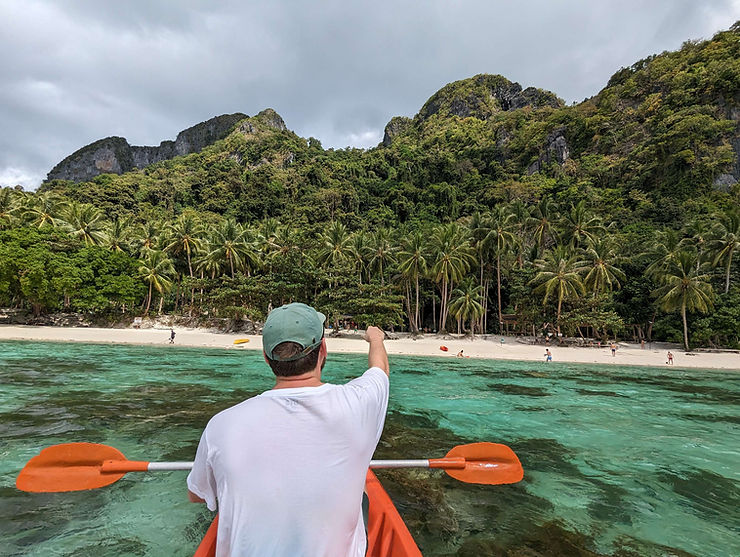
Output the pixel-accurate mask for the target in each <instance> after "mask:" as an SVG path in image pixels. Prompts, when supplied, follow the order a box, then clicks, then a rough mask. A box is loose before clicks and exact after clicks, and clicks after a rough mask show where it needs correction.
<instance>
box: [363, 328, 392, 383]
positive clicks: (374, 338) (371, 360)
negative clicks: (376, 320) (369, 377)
mask: <svg viewBox="0 0 740 557" xmlns="http://www.w3.org/2000/svg"><path fill="white" fill-rule="evenodd" d="M384 339H385V333H383V331H381V330H380V329H379V328H378V327H368V328H367V331H365V340H366V341H367V342H368V344H369V345H370V349H369V350H368V354H367V365H368V367H379V368H380V369H382V370H383V371H385V374H386V375H388V377H390V365H389V364H388V353H387V352H386V351H385V345H384V344H383V340H384Z"/></svg>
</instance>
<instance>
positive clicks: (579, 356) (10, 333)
mask: <svg viewBox="0 0 740 557" xmlns="http://www.w3.org/2000/svg"><path fill="white" fill-rule="evenodd" d="M175 333H176V337H175V346H193V347H209V348H227V349H234V350H261V349H262V338H261V337H260V336H257V335H243V334H241V335H240V334H221V333H213V332H210V331H207V330H205V329H181V328H177V327H176V328H175ZM343 335H344V336H343V337H340V338H335V337H330V336H328V337H327V341H326V342H327V346H328V349H329V351H330V352H344V353H366V352H367V345H366V343H365V341H364V340H362V338H361V335H359V334H358V335H355V334H352V333H346V334H344V333H343ZM399 336H400V338H398V339H396V340H387V341H386V343H385V345H386V348H387V350H388V353H389V354H391V355H392V354H403V355H409V356H435V357H445V358H455V357H456V354H457V353H458V352H459V351H460V350H463V351H464V353H465V355H466V356H470V357H471V358H487V359H494V360H496V359H499V360H520V361H539V362H542V361H544V359H545V358H544V353H545V346H543V345H537V346H532V345H527V344H523V343H520V342H517V338H516V337H506V338H505V341H504V344H501V342H500V341H501V337H499V336H495V337H494V336H492V335H491V336H489V337H488V338H485V339H484V338H482V337H476V338H475V339H474V340H471V339H469V338H458V337H457V335H450V336H448V337H445V339H442V338H441V337H438V336H436V335H425V336H424V337H423V338H417V339H416V340H414V339H412V338H410V337H408V336H407V335H399ZM169 338H170V331H169V328H149V329H133V328H129V329H97V328H85V327H29V326H12V325H2V326H0V340H36V341H68V342H93V343H121V344H154V345H161V346H163V347H168V346H170V344H169ZM240 338H248V339H249V342H248V343H245V344H241V345H234V340H236V339H240ZM440 346H447V347H448V349H449V351H448V352H443V351H441V350H440ZM617 346H618V349H617V352H616V356H614V357H613V356H612V355H611V350H610V349H609V347H608V346H606V347H602V348H577V347H567V348H559V347H557V346H550V347H549V348H550V351H551V352H552V356H553V361H555V362H575V363H595V364H618V365H640V366H664V367H669V366H666V359H667V358H666V354H667V352H668V350H669V349H670V350H671V352H673V360H674V366H673V367H674V368H681V367H698V368H718V369H728V370H740V351H734V352H732V351H728V352H701V351H699V352H693V353H685V352H684V351H683V350H682V349H680V348H679V347H676V346H675V345H673V346H671V345H666V344H660V345H656V344H653V345H652V346H651V347H648V346H646V347H645V349H642V348H641V347H640V345H639V344H629V343H624V342H620V343H618V345H617Z"/></svg>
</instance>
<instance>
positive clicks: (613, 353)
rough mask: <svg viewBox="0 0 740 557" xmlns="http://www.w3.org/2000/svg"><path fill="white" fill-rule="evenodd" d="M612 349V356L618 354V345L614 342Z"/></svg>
mask: <svg viewBox="0 0 740 557" xmlns="http://www.w3.org/2000/svg"><path fill="white" fill-rule="evenodd" d="M610 348H611V349H612V357H614V356H616V355H617V345H616V344H614V343H613V342H612V345H611V346H610Z"/></svg>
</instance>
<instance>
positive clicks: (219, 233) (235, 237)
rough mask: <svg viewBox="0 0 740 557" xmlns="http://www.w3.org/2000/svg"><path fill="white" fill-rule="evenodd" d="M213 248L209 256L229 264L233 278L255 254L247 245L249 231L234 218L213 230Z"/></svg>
mask: <svg viewBox="0 0 740 557" xmlns="http://www.w3.org/2000/svg"><path fill="white" fill-rule="evenodd" d="M211 242H212V250H211V253H210V254H209V257H210V258H212V259H214V260H216V261H221V262H223V263H225V264H227V265H228V267H229V270H230V271H231V278H234V276H235V274H234V273H235V270H236V269H238V268H239V267H241V266H242V265H243V264H244V263H245V261H246V260H247V259H249V258H253V254H252V253H251V252H250V249H249V247H248V245H247V232H246V231H245V230H244V227H243V226H242V225H241V224H239V223H238V222H236V221H235V220H234V219H226V220H225V221H223V222H222V223H221V224H220V225H219V226H217V227H216V228H215V229H214V230H213V236H212V238H211Z"/></svg>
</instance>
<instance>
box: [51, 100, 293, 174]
mask: <svg viewBox="0 0 740 557" xmlns="http://www.w3.org/2000/svg"><path fill="white" fill-rule="evenodd" d="M260 115H264V118H265V119H266V120H267V121H268V122H270V123H271V124H272V125H273V126H274V127H279V126H280V125H281V124H282V126H283V128H284V127H285V124H284V123H283V121H282V118H280V116H279V115H278V114H277V113H276V112H275V111H274V110H271V109H267V110H265V111H263V112H261V113H260ZM247 117H248V116H247V115H246V114H242V113H241V112H237V113H234V114H223V115H221V116H216V117H215V118H211V119H210V120H206V121H205V122H201V123H200V124H196V125H195V126H192V127H190V128H188V129H186V130H183V131H181V132H180V133H179V134H177V138H176V139H175V140H174V141H163V142H161V143H160V144H159V146H158V147H139V146H136V145H129V143H128V141H126V139H125V138H123V137H106V138H105V139H100V140H98V141H95V142H93V143H91V144H89V145H87V146H85V147H83V148H82V149H79V150H77V151H75V152H74V153H72V154H71V155H69V156H68V157H67V158H65V159H64V160H63V161H62V162H60V163H59V164H57V165H56V166H55V167H54V168H52V169H51V172H49V174H48V176H47V177H46V179H47V181H49V180H56V179H60V180H70V181H72V182H84V181H87V180H91V179H92V178H94V177H95V176H98V175H99V174H106V173H112V174H123V173H124V172H129V171H130V170H134V169H136V168H144V167H146V166H149V165H150V164H154V163H155V162H160V161H163V160H167V159H172V158H174V157H178V156H182V155H188V154H190V153H197V152H199V151H201V150H202V149H203V148H204V147H207V146H208V145H211V144H213V143H214V142H216V141H218V140H219V139H223V138H224V137H226V136H227V135H228V134H229V132H231V130H232V129H233V128H234V126H235V125H236V124H237V123H238V122H240V121H241V120H244V119H245V118H247Z"/></svg>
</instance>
